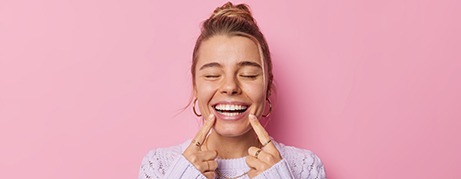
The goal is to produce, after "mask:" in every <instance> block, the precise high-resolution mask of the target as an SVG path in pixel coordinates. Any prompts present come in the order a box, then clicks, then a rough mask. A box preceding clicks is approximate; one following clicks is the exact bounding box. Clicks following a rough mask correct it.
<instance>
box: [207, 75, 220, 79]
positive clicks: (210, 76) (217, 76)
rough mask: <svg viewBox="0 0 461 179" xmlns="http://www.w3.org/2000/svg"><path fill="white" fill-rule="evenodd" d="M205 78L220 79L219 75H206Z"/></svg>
mask: <svg viewBox="0 0 461 179" xmlns="http://www.w3.org/2000/svg"><path fill="white" fill-rule="evenodd" d="M205 78H219V75H206V76H205Z"/></svg>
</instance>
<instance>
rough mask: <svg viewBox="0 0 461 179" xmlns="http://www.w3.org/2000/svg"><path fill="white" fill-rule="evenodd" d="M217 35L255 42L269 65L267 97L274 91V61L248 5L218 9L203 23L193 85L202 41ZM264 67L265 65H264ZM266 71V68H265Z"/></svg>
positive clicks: (193, 66) (193, 61)
mask: <svg viewBox="0 0 461 179" xmlns="http://www.w3.org/2000/svg"><path fill="white" fill-rule="evenodd" d="M215 35H229V36H244V37H247V38H250V39H251V40H253V41H255V43H256V44H257V45H258V48H259V50H260V55H261V58H262V59H263V63H265V64H266V65H267V72H268V76H267V77H268V79H269V83H268V84H267V93H266V94H267V97H269V96H270V94H271V90H272V79H273V75H272V60H271V56H270V51H269V46H268V45H267V42H266V39H265V38H264V35H263V34H262V33H261V31H260V30H259V27H258V25H257V24H256V21H255V19H254V18H253V16H252V15H251V11H250V9H249V7H248V5H246V4H238V5H233V4H232V3H231V2H227V3H226V4H224V5H222V6H221V7H218V8H216V9H215V10H214V12H213V14H212V15H211V16H210V17H209V18H208V19H207V20H205V21H204V22H203V24H202V28H201V34H200V36H199V37H198V38H197V41H196V42H195V47H194V52H193V54H192V66H191V72H192V83H193V85H194V87H195V67H196V64H197V60H198V50H199V48H200V45H201V43H202V41H204V40H207V39H209V38H211V37H213V36H215ZM263 66H264V65H263ZM263 69H264V67H263Z"/></svg>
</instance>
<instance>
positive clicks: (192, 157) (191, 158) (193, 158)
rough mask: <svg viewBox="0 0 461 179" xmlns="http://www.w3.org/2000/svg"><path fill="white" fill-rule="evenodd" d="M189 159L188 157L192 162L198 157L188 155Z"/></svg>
mask: <svg viewBox="0 0 461 179" xmlns="http://www.w3.org/2000/svg"><path fill="white" fill-rule="evenodd" d="M189 159H190V161H191V162H192V163H195V162H197V160H198V157H197V155H190V156H189Z"/></svg>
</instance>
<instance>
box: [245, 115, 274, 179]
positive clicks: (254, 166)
mask: <svg viewBox="0 0 461 179" xmlns="http://www.w3.org/2000/svg"><path fill="white" fill-rule="evenodd" d="M249 119H250V124H251V126H252V127H253V129H254V131H255V132H256V135H258V138H259V141H260V142H261V144H262V145H263V146H262V147H261V148H257V147H250V148H249V149H248V154H249V156H248V157H247V159H246V163H247V165H248V166H249V167H250V171H249V172H248V176H249V177H251V178H253V177H255V176H257V175H259V174H261V173H262V172H264V171H265V170H267V169H269V168H270V167H272V166H273V165H274V164H276V163H277V162H279V161H280V160H282V156H280V153H279V151H278V150H277V148H276V147H275V145H274V144H273V143H272V140H271V139H270V137H269V134H268V133H267V132H266V130H265V129H264V127H263V126H262V125H261V123H259V120H258V118H256V116H254V115H252V114H250V116H249Z"/></svg>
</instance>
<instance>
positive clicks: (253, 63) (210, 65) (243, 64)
mask: <svg viewBox="0 0 461 179" xmlns="http://www.w3.org/2000/svg"><path fill="white" fill-rule="evenodd" d="M237 66H239V67H241V66H254V67H257V68H261V65H259V64H258V63H256V62H250V61H242V62H239V63H238V64H237ZM210 67H220V68H222V65H221V64H219V63H216V62H211V63H207V64H205V65H202V66H201V67H200V69H199V70H203V69H204V68H210ZM261 69H262V68H261Z"/></svg>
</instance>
